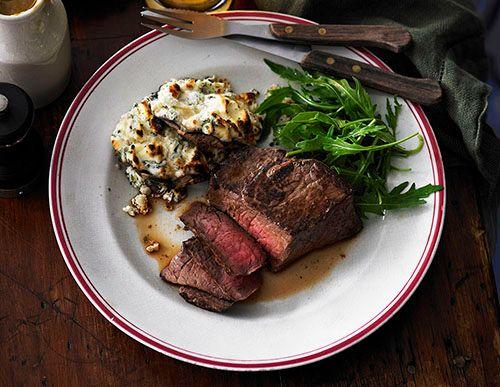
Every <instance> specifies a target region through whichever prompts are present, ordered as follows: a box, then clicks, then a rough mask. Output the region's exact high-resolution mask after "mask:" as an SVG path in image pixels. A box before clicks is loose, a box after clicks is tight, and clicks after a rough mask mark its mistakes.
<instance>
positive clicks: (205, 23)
mask: <svg viewBox="0 0 500 387" xmlns="http://www.w3.org/2000/svg"><path fill="white" fill-rule="evenodd" d="M141 18H142V19H143V21H142V22H141V24H142V25H143V26H145V27H148V28H151V29H155V30H159V31H162V32H165V33H167V34H172V35H176V36H180V37H182V38H189V39H208V38H214V37H218V36H222V35H223V33H224V22H223V21H222V20H221V19H219V18H216V17H213V16H209V15H206V14H203V13H198V12H194V11H186V10H179V9H165V10H162V9H153V8H147V7H144V8H143V10H142V11H141ZM151 22H153V23H151Z"/></svg>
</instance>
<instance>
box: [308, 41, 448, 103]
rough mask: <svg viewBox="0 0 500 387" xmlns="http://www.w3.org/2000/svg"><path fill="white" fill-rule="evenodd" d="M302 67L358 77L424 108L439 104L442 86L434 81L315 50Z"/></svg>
mask: <svg viewBox="0 0 500 387" xmlns="http://www.w3.org/2000/svg"><path fill="white" fill-rule="evenodd" d="M300 64H301V66H302V67H303V68H304V69H306V70H314V71H320V72H322V73H324V74H327V75H333V76H336V77H341V78H351V77H356V78H357V79H358V80H359V81H360V82H361V83H362V84H363V85H365V86H369V87H372V88H374V89H378V90H382V91H386V92H388V93H390V94H396V95H398V96H399V97H402V98H406V99H409V100H411V101H414V102H417V103H420V104H422V105H432V104H436V103H438V102H439V101H440V100H441V95H442V91H441V86H439V83H438V82H437V81H435V80H432V79H424V78H411V77H405V76H403V75H399V74H396V73H391V72H388V71H386V70H383V69H380V68H378V67H375V66H372V65H369V64H366V63H363V62H359V61H357V60H353V59H349V58H345V57H343V56H338V55H333V54H329V53H327V52H322V51H315V50H313V51H311V52H310V53H309V54H307V56H306V57H305V58H304V59H303V60H302V62H301V63H300Z"/></svg>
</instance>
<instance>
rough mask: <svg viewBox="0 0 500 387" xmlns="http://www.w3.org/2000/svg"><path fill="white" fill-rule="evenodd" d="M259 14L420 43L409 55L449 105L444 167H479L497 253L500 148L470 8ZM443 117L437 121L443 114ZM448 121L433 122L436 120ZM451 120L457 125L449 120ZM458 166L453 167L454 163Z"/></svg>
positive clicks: (275, 4)
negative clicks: (377, 30)
mask: <svg viewBox="0 0 500 387" xmlns="http://www.w3.org/2000/svg"><path fill="white" fill-rule="evenodd" d="M256 3H257V6H258V7H259V8H260V9H263V10H268V11H275V12H282V13H289V14H294V15H297V16H301V17H305V18H307V19H311V20H314V21H316V22H318V23H324V24H327V23H330V24H333V23H335V24H393V25H400V26H404V27H406V28H407V29H408V30H409V31H410V33H411V35H412V38H413V43H412V45H411V46H410V47H409V48H408V49H407V50H406V51H405V53H404V55H406V56H407V57H408V59H409V60H410V61H411V62H413V64H414V65H415V67H416V69H417V70H418V72H419V73H420V75H421V76H423V77H427V78H433V79H437V80H439V81H440V83H441V86H442V88H443V91H444V98H443V101H442V102H441V104H440V105H439V106H438V107H437V108H433V109H431V110H432V111H433V113H432V114H431V121H432V124H433V128H434V130H435V132H436V135H437V137H438V140H439V143H440V146H441V149H442V151H443V154H444V159H445V164H447V165H448V166H449V165H450V164H456V160H461V161H462V162H464V163H468V164H471V163H472V164H474V165H475V167H476V170H477V172H478V173H477V177H478V187H479V189H480V194H481V203H480V204H482V214H483V219H484V223H485V225H486V229H487V232H488V236H489V240H490V246H493V245H494V240H495V225H496V208H497V205H498V197H499V195H498V188H499V178H500V141H499V140H498V139H497V138H496V137H495V134H494V133H493V131H492V130H491V128H490V127H488V126H487V125H486V124H485V122H484V118H485V112H486V108H487V105H488V104H487V98H488V95H489V94H490V87H489V86H488V85H487V84H486V83H485V80H486V79H487V77H488V63H487V59H486V55H485V51H484V28H483V25H482V22H481V20H480V19H479V17H478V15H477V14H476V13H474V11H473V8H472V4H471V3H470V2H468V1H452V0H399V1H370V0H257V1H256ZM436 111H437V113H438V114H436ZM440 115H441V116H445V117H449V118H447V119H437V120H434V119H433V117H439V116H440ZM450 118H451V120H450ZM450 160H453V161H450Z"/></svg>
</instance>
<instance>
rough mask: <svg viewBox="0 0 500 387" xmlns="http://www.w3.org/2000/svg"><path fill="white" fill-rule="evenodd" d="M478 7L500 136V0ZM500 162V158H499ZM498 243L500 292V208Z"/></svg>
mask: <svg viewBox="0 0 500 387" xmlns="http://www.w3.org/2000/svg"><path fill="white" fill-rule="evenodd" d="M476 9H477V10H478V12H479V13H480V14H481V16H482V18H483V20H484V24H485V27H486V51H487V53H488V57H489V60H490V80H489V84H490V85H491V87H492V88H493V91H492V93H491V96H490V98H489V105H488V112H487V118H486V120H487V122H488V124H489V125H490V126H491V127H492V128H493V129H494V130H495V133H496V134H497V136H500V1H499V0H477V1H476ZM498 162H499V163H500V160H498ZM497 214H498V219H497V225H498V226H497V244H496V250H495V252H494V257H493V264H494V271H495V278H496V286H497V294H500V209H499V210H498V211H497Z"/></svg>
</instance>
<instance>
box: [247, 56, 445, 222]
mask: <svg viewBox="0 0 500 387" xmlns="http://www.w3.org/2000/svg"><path fill="white" fill-rule="evenodd" d="M265 62H266V64H267V65H268V66H269V67H270V69H271V70H272V71H274V72H275V73H276V74H278V75H279V76H281V77H282V78H284V79H286V80H288V81H289V82H290V84H289V85H288V86H283V87H277V88H274V89H272V90H270V91H269V93H268V95H267V97H266V99H265V100H264V101H263V102H262V103H261V104H260V106H259V107H258V109H257V113H260V114H265V119H264V125H265V126H266V128H269V129H271V130H273V133H274V138H275V141H276V142H277V143H278V144H279V145H281V146H283V147H284V148H286V149H288V151H289V152H288V155H299V154H301V155H304V156H308V157H314V158H317V159H319V160H321V161H323V162H324V163H326V164H327V165H329V166H330V167H331V168H332V169H334V170H335V171H336V172H337V173H339V174H340V175H342V176H343V177H344V178H345V179H347V180H348V181H349V182H350V183H351V184H352V186H353V189H354V192H355V199H356V205H357V207H358V209H359V211H360V213H361V214H362V215H363V216H366V214H367V213H374V214H378V215H383V214H384V213H385V211H387V210H395V209H400V208H409V207H415V206H418V205H421V204H424V203H425V200H424V199H425V198H426V197H428V196H429V195H431V194H432V193H434V192H436V191H439V190H441V189H443V187H441V186H438V185H432V184H428V185H426V186H423V187H420V188H416V187H415V184H411V185H410V183H409V182H404V183H401V184H399V185H398V186H396V187H394V188H393V189H391V190H389V189H388V187H387V175H388V173H389V172H390V171H392V170H396V171H408V169H403V168H399V167H397V166H395V165H393V159H394V158H402V157H408V156H410V155H412V154H415V153H417V152H419V151H420V150H421V149H422V147H423V144H424V142H423V138H422V136H421V135H420V134H419V133H414V134H412V135H410V136H407V137H405V138H402V139H397V138H396V127H397V121H398V116H399V113H400V111H401V104H400V103H399V101H398V100H397V98H396V97H394V100H393V102H392V103H391V101H390V100H389V99H387V102H386V114H385V116H384V119H382V117H381V116H380V115H379V114H377V113H376V108H377V107H376V105H374V104H373V103H372V100H371V98H370V96H369V94H368V93H367V91H366V90H365V89H364V88H363V86H361V84H360V83H359V81H358V80H357V79H355V78H353V80H352V83H350V82H349V81H347V80H345V79H334V78H330V77H327V76H324V75H321V74H315V75H312V74H310V73H308V72H306V71H302V70H299V69H294V68H289V67H286V66H282V65H280V64H277V63H273V62H271V61H269V60H265ZM410 139H416V140H417V144H416V145H415V146H414V147H413V149H407V148H406V147H403V146H402V144H403V143H405V142H407V141H409V140H410ZM408 187H409V188H408Z"/></svg>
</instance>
